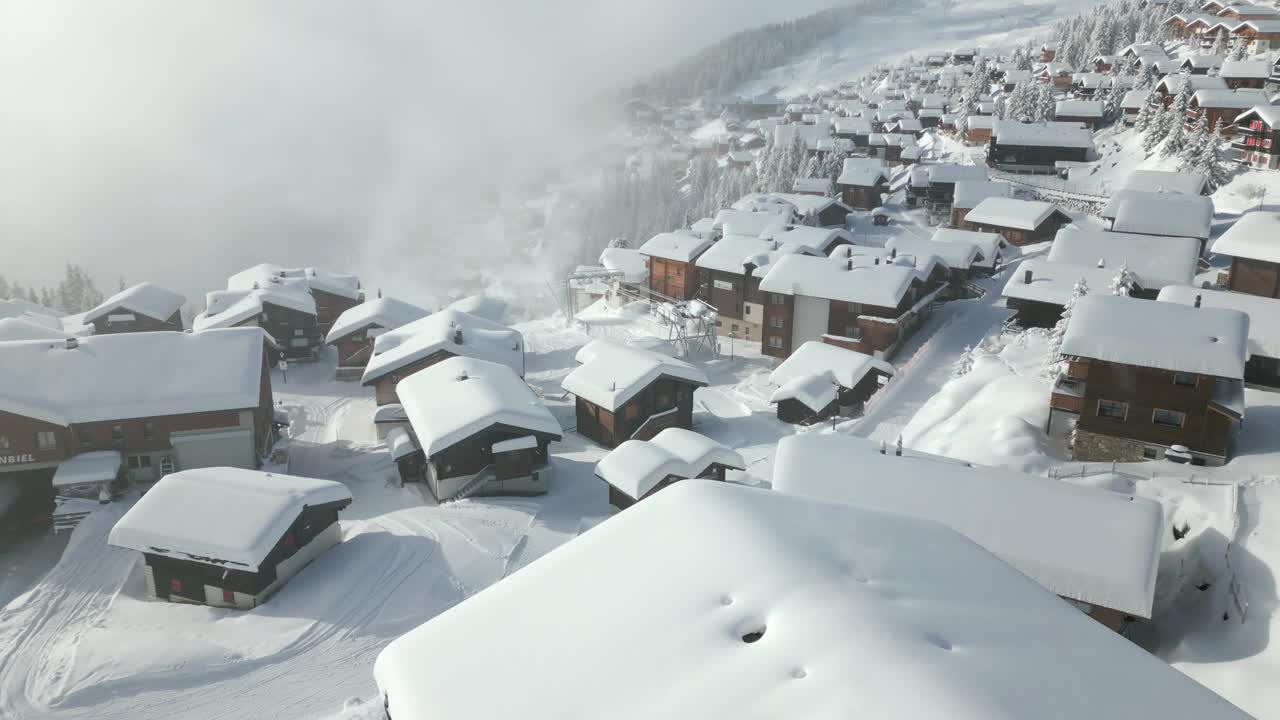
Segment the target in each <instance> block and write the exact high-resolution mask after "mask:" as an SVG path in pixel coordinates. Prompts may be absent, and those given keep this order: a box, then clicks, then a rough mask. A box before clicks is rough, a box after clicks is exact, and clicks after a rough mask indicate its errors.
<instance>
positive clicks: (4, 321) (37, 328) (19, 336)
mask: <svg viewBox="0 0 1280 720" xmlns="http://www.w3.org/2000/svg"><path fill="white" fill-rule="evenodd" d="M55 321H56V319H55ZM67 337H68V335H67V333H65V332H63V331H62V329H61V328H54V327H50V326H49V325H47V324H45V323H42V322H38V321H36V320H35V319H34V316H32V315H22V316H19V317H7V318H0V342H12V341H14V340H63V339H65V338H67Z"/></svg>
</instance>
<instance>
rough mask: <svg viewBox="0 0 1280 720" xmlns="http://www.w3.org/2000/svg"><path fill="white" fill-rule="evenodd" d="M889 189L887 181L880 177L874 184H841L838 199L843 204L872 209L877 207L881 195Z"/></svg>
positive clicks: (861, 208) (859, 208)
mask: <svg viewBox="0 0 1280 720" xmlns="http://www.w3.org/2000/svg"><path fill="white" fill-rule="evenodd" d="M888 191H889V182H888V181H887V180H885V179H884V178H881V179H880V180H879V181H877V182H876V184H875V185H871V186H866V185H842V186H840V199H841V200H842V201H843V202H844V204H845V205H848V206H849V207H851V208H856V209H858V210H872V209H874V208H876V207H879V205H880V203H881V196H882V195H883V194H884V193H886V192H888Z"/></svg>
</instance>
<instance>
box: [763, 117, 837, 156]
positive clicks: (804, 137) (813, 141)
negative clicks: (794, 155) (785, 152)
mask: <svg viewBox="0 0 1280 720" xmlns="http://www.w3.org/2000/svg"><path fill="white" fill-rule="evenodd" d="M788 112H791V111H790V110H788ZM797 137H798V138H800V141H801V142H803V143H804V144H805V147H807V148H809V149H814V148H816V147H817V145H818V141H819V140H825V139H827V138H830V137H831V125H830V124H828V123H815V124H813V125H801V124H798V123H789V124H786V125H779V126H777V127H775V128H774V129H773V144H774V146H775V147H780V148H784V147H787V146H788V145H790V144H792V143H793V142H795V139H796V138H797Z"/></svg>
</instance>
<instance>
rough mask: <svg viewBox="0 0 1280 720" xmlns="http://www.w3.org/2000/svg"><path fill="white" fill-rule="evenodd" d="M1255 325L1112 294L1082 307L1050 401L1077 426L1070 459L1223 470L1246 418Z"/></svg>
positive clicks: (1211, 311)
mask: <svg viewBox="0 0 1280 720" xmlns="http://www.w3.org/2000/svg"><path fill="white" fill-rule="evenodd" d="M1248 329H1249V317H1248V316H1247V315H1245V314H1244V313H1242V312H1239V311H1236V310H1223V309H1216V308H1207V307H1201V308H1197V307H1188V306H1185V305H1180V304H1174V303H1164V302H1151V301H1148V300H1138V299H1134V298H1127V297H1119V296H1116V295H1108V294H1105V293H1095V294H1089V295H1085V296H1084V297H1081V298H1080V299H1079V300H1077V301H1076V303H1075V306H1074V308H1073V310H1072V316H1071V322H1070V323H1069V324H1068V325H1067V330H1066V333H1065V335H1064V336H1063V339H1062V349H1061V352H1062V356H1063V357H1064V358H1065V359H1066V361H1067V363H1066V366H1067V369H1066V371H1065V372H1063V373H1062V374H1061V375H1060V376H1059V378H1058V380H1057V381H1056V383H1055V385H1054V388H1053V394H1052V396H1051V400H1050V419H1049V426H1050V430H1051V431H1052V430H1053V427H1054V416H1055V414H1056V413H1063V414H1065V415H1066V416H1067V417H1068V418H1070V417H1074V419H1075V424H1074V431H1073V432H1072V438H1073V444H1072V448H1071V449H1072V457H1073V458H1074V459H1076V460H1081V461H1118V462H1139V461H1142V460H1144V459H1145V460H1155V459H1160V458H1165V459H1170V460H1179V461H1183V462H1190V463H1192V464H1196V465H1221V464H1223V463H1225V462H1226V461H1227V460H1228V459H1229V458H1230V456H1231V449H1232V437H1233V434H1234V430H1235V428H1236V424H1237V423H1238V422H1240V420H1241V419H1242V418H1243V417H1244V413H1245V407H1244V387H1243V378H1244V368H1245V361H1246V360H1247V358H1248V356H1249V348H1248Z"/></svg>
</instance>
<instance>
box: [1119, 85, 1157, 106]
mask: <svg viewBox="0 0 1280 720" xmlns="http://www.w3.org/2000/svg"><path fill="white" fill-rule="evenodd" d="M1150 94H1151V91H1149V90H1129V91H1127V92H1126V93H1125V94H1124V97H1123V98H1121V99H1120V108H1121V109H1122V110H1141V109H1142V106H1143V105H1146V104H1147V96H1148V95H1150Z"/></svg>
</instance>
